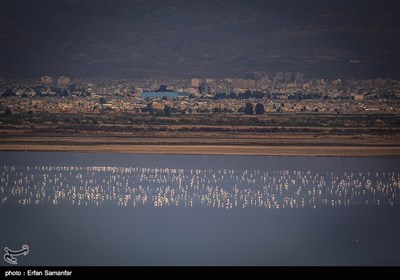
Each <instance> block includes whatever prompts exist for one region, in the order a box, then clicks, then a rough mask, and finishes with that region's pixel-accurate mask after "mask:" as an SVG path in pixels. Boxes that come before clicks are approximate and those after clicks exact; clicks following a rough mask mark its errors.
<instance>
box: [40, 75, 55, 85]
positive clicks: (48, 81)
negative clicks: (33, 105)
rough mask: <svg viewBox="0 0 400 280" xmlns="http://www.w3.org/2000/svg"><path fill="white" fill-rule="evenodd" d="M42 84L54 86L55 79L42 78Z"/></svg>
mask: <svg viewBox="0 0 400 280" xmlns="http://www.w3.org/2000/svg"><path fill="white" fill-rule="evenodd" d="M40 83H41V84H46V85H48V84H52V83H53V79H52V78H51V77H50V76H43V77H40Z"/></svg>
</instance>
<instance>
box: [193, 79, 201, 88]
mask: <svg viewBox="0 0 400 280" xmlns="http://www.w3.org/2000/svg"><path fill="white" fill-rule="evenodd" d="M200 82H201V81H200V79H197V78H193V79H192V80H191V86H192V87H199V85H200Z"/></svg>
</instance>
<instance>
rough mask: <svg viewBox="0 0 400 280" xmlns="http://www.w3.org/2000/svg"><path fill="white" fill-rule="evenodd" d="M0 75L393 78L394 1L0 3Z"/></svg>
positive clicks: (398, 26) (399, 27) (398, 45)
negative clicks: (263, 73) (274, 74)
mask: <svg viewBox="0 0 400 280" xmlns="http://www.w3.org/2000/svg"><path fill="white" fill-rule="evenodd" d="M0 5H1V8H0V10H1V25H0V38H1V57H0V65H1V72H0V74H1V75H3V76H26V77H38V76H41V75H45V74H48V75H55V76H57V75H62V74H64V75H69V76H72V77H80V76H84V77H93V76H117V77H118V76H119V77H131V78H143V77H145V78H152V77H154V78H156V77H169V78H185V77H226V76H242V75H244V73H245V72H247V71H271V72H277V71H292V72H296V71H302V72H304V73H306V75H307V76H309V77H311V76H322V77H377V76H380V77H398V76H399V73H400V71H399V62H400V55H399V52H398V50H399V49H400V39H399V38H400V35H399V33H400V20H399V18H400V13H399V1H387V0H386V1H382V0H379V1H344V0H342V1H318V0H314V1H300V0H298V1H289V0H287V1H265V0H262V1H261V0H243V1H242V0H220V1H214V0H205V1H198V0H189V1H165V0H162V1H145V0H142V1H116V0H112V1H111V0H108V1H104V0H103V1H95V0H92V1H80V0H57V1H50V0H36V1H35V0H2V1H1V4H0Z"/></svg>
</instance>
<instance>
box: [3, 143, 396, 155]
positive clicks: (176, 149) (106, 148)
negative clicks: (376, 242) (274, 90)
mask: <svg viewBox="0 0 400 280" xmlns="http://www.w3.org/2000/svg"><path fill="white" fill-rule="evenodd" d="M0 151H25V152H81V153H130V154H178V155H237V156H306V157H400V146H378V147H376V146H317V145H310V146H298V145H287V146H244V145H240V146H239V145H118V144H112V143H111V144H107V145H103V144H100V145H92V146H90V145H72V144H70V145H45V144H44V143H41V144H31V145H26V144H23V145H21V144H18V143H17V144H2V145H1V146H0Z"/></svg>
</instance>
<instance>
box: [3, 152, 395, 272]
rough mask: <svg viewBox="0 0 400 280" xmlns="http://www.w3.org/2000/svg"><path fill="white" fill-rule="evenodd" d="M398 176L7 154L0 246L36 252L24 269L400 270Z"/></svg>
mask: <svg viewBox="0 0 400 280" xmlns="http://www.w3.org/2000/svg"><path fill="white" fill-rule="evenodd" d="M399 166H400V159H398V158H386V159H385V158H319V157H314V158H311V157H310V158H305V157H254V156H198V155H196V156H187V155H123V154H104V153H103V154H84V153H82V154H81V153H45V152H40V153H39V152H37V153H35V152H1V153H0V172H1V174H0V175H1V176H0V180H1V185H0V197H1V227H0V228H1V230H0V234H1V236H0V237H1V238H0V240H1V244H0V245H1V248H2V250H3V248H4V247H6V246H7V247H9V248H12V249H14V248H15V249H20V248H21V246H22V245H23V244H27V245H29V250H30V251H29V254H28V255H27V256H21V257H19V258H18V263H19V264H20V265H400V211H399V210H400V198H399V196H400V170H399V169H400V167H399ZM1 264H2V265H4V264H6V263H5V261H4V260H3V259H2V260H1Z"/></svg>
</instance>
